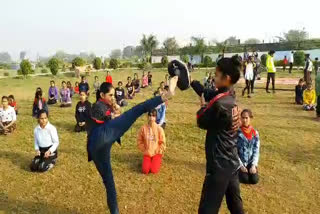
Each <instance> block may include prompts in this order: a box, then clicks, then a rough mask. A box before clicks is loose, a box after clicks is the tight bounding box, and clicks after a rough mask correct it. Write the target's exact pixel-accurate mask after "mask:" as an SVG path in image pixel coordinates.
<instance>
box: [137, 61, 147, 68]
mask: <svg viewBox="0 0 320 214" xmlns="http://www.w3.org/2000/svg"><path fill="white" fill-rule="evenodd" d="M146 65H147V63H146V62H144V61H143V62H141V63H139V64H138V68H139V69H144V68H145V67H146Z"/></svg>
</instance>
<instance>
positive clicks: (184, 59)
mask: <svg viewBox="0 0 320 214" xmlns="http://www.w3.org/2000/svg"><path fill="white" fill-rule="evenodd" d="M181 60H182V61H183V62H184V63H188V62H189V57H188V56H187V55H183V56H181Z"/></svg>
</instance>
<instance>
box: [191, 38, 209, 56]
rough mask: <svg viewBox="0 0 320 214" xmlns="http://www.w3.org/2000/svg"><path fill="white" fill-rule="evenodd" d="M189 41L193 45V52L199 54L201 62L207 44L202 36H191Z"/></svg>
mask: <svg viewBox="0 0 320 214" xmlns="http://www.w3.org/2000/svg"><path fill="white" fill-rule="evenodd" d="M191 41H192V43H193V46H194V53H195V54H199V55H200V56H201V62H203V57H204V53H205V52H206V51H207V45H206V44H205V41H204V38H202V37H194V36H193V37H191Z"/></svg>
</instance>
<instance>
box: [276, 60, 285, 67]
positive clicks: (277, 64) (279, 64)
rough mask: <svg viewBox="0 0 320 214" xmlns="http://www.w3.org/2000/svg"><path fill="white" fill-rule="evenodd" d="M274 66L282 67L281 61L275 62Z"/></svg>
mask: <svg viewBox="0 0 320 214" xmlns="http://www.w3.org/2000/svg"><path fill="white" fill-rule="evenodd" d="M274 66H283V60H275V61H274Z"/></svg>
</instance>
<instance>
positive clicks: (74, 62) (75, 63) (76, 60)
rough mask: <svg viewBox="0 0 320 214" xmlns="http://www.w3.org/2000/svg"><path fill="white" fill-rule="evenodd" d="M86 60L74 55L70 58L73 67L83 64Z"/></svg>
mask: <svg viewBox="0 0 320 214" xmlns="http://www.w3.org/2000/svg"><path fill="white" fill-rule="evenodd" d="M85 64H86V61H85V60H84V59H82V58H81V57H76V58H74V59H73V60H72V67H73V68H75V67H76V66H84V65H85Z"/></svg>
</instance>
